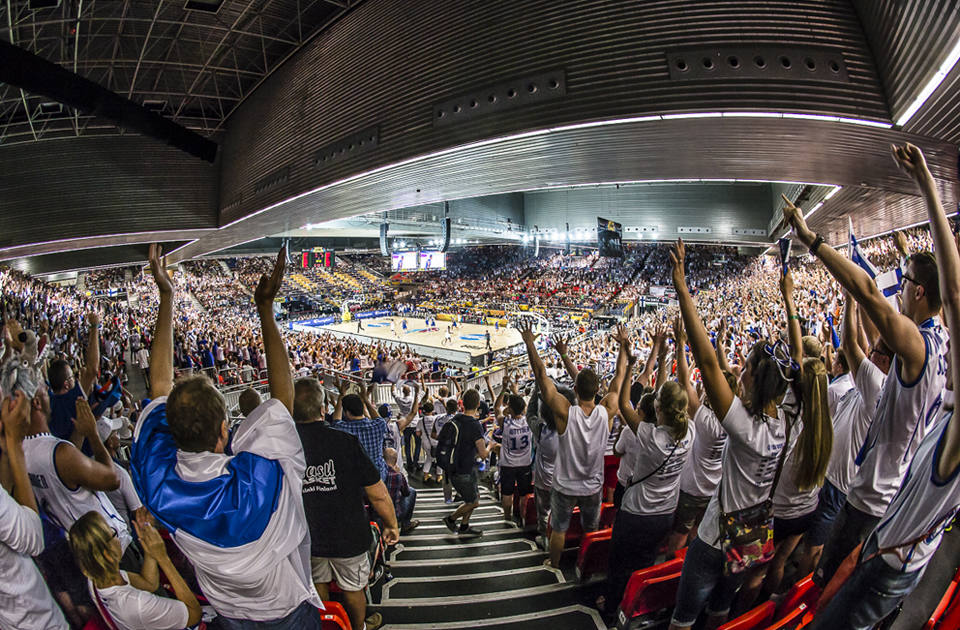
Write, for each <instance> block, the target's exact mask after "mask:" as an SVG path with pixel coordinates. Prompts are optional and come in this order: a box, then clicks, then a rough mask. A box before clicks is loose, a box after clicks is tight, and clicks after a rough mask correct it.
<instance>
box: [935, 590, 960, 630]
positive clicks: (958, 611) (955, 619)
mask: <svg viewBox="0 0 960 630" xmlns="http://www.w3.org/2000/svg"><path fill="white" fill-rule="evenodd" d="M936 627H937V628H941V629H942V630H946V629H947V628H960V594H957V593H954V598H953V600H951V602H950V605H949V606H947V609H946V610H945V611H944V612H943V615H941V617H940V619H939V621H938V625H937V626H936Z"/></svg>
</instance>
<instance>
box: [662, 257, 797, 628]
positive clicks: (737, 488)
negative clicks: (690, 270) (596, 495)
mask: <svg viewBox="0 0 960 630" xmlns="http://www.w3.org/2000/svg"><path fill="white" fill-rule="evenodd" d="M685 253H686V248H685V247H684V244H683V241H682V240H678V241H677V244H676V245H675V246H674V248H673V250H672V251H671V252H670V258H671V262H672V263H673V283H674V286H675V287H676V289H677V300H678V301H679V303H680V313H681V315H682V317H683V324H684V328H685V329H686V331H687V335H688V337H689V341H690V348H691V350H692V351H693V356H694V359H695V360H696V364H697V367H698V368H699V369H700V374H701V377H702V379H703V387H704V390H705V391H706V394H707V399H708V400H709V402H710V407H711V409H713V411H714V413H716V415H717V419H718V420H719V421H720V424H721V426H722V427H723V429H724V431H726V433H727V436H728V438H727V444H726V447H725V448H724V451H723V462H722V470H723V473H722V476H721V479H720V484H719V486H718V488H717V492H716V493H715V494H714V495H713V497H712V498H711V499H710V503H709V504H708V505H707V510H706V512H705V513H704V516H703V520H702V521H701V523H700V527H699V530H698V531H697V536H696V538H694V539H693V541H692V542H691V543H690V547H689V549H688V551H687V555H686V558H685V559H684V563H683V572H682V573H681V576H680V585H679V587H678V590H677V603H676V607H675V608H674V611H673V618H672V619H671V622H670V629H671V630H679V629H681V628H689V627H690V626H692V625H693V624H694V623H695V622H696V621H697V618H698V617H699V616H700V613H701V612H702V611H703V609H704V608H707V614H708V616H707V622H706V624H705V628H706V629H707V630H712V629H713V628H716V627H717V626H719V625H720V624H721V623H723V622H724V621H725V620H726V618H727V616H728V614H729V610H730V605H731V603H732V602H733V599H734V597H735V596H736V593H737V590H738V589H739V588H740V586H741V585H742V584H743V580H744V576H745V573H744V567H743V566H742V565H741V566H734V564H735V563H734V562H732V560H731V557H730V556H726V555H725V554H724V544H723V543H724V541H729V540H730V538H729V537H728V536H726V535H725V534H724V532H723V531H722V530H721V517H725V519H724V522H725V523H729V522H733V521H735V517H737V516H738V515H743V514H746V513H748V512H762V511H764V509H765V507H766V504H767V502H768V501H769V499H770V496H771V490H772V489H773V485H774V479H775V477H776V476H777V469H778V467H779V465H780V462H781V461H782V458H781V453H782V452H783V451H784V447H785V446H786V444H787V434H788V426H790V424H791V423H790V420H789V415H790V414H789V413H788V412H787V411H786V410H784V409H783V408H782V407H781V403H782V402H783V399H784V395H785V394H786V393H787V386H788V384H789V381H788V378H791V373H790V371H791V369H792V367H793V365H794V362H793V361H792V359H791V357H790V354H789V351H785V350H784V344H778V345H777V346H774V347H771V346H769V345H767V344H765V343H764V342H763V341H760V342H758V343H756V344H754V346H753V348H752V349H751V350H750V353H749V354H748V355H747V360H746V362H745V364H744V368H743V370H742V372H741V374H740V391H741V395H740V396H738V395H735V393H734V391H733V390H732V389H731V387H730V385H729V384H728V383H727V379H726V378H725V376H724V373H723V370H722V369H721V367H720V362H719V361H718V359H717V357H716V354H715V352H714V347H713V344H712V343H711V342H710V336H709V335H708V334H707V330H706V327H705V326H704V325H703V322H702V321H701V319H700V316H699V315H698V314H697V310H696V306H695V305H694V302H693V298H692V297H691V295H690V290H689V289H688V288H687V282H686V276H685V274H684V268H683V265H684V256H685ZM797 347H798V348H799V344H797ZM798 367H799V366H798ZM791 437H792V436H791ZM766 548H767V546H766V545H763V549H764V550H765V551H766ZM768 560H769V556H766V555H764V556H763V557H760V558H757V559H755V560H753V561H754V562H756V563H762V562H764V561H768Z"/></svg>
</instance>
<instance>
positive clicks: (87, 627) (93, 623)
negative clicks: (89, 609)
mask: <svg viewBox="0 0 960 630" xmlns="http://www.w3.org/2000/svg"><path fill="white" fill-rule="evenodd" d="M83 630H110V629H109V628H108V627H107V624H105V623H103V620H102V619H101V618H100V615H99V613H94V614H93V617H90V618H89V619H87V623H86V624H84V626H83Z"/></svg>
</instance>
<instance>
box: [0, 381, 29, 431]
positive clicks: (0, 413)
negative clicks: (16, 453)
mask: <svg viewBox="0 0 960 630" xmlns="http://www.w3.org/2000/svg"><path fill="white" fill-rule="evenodd" d="M29 404H30V401H29V400H28V399H27V396H26V395H25V394H24V393H23V392H21V391H19V390H17V391H16V392H14V394H13V398H5V399H4V400H3V405H2V407H0V425H2V427H3V435H4V437H5V438H6V439H7V440H8V441H10V442H13V443H17V444H19V443H20V442H23V438H24V437H25V436H26V434H27V431H29V428H30V414H29V411H28V409H29Z"/></svg>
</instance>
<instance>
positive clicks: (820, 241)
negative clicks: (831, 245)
mask: <svg viewBox="0 0 960 630" xmlns="http://www.w3.org/2000/svg"><path fill="white" fill-rule="evenodd" d="M821 245H823V237H822V236H820V235H819V234H817V238H815V239H813V243H812V244H811V245H810V253H811V254H813V255H814V256H816V255H817V250H818V249H820V246H821Z"/></svg>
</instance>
